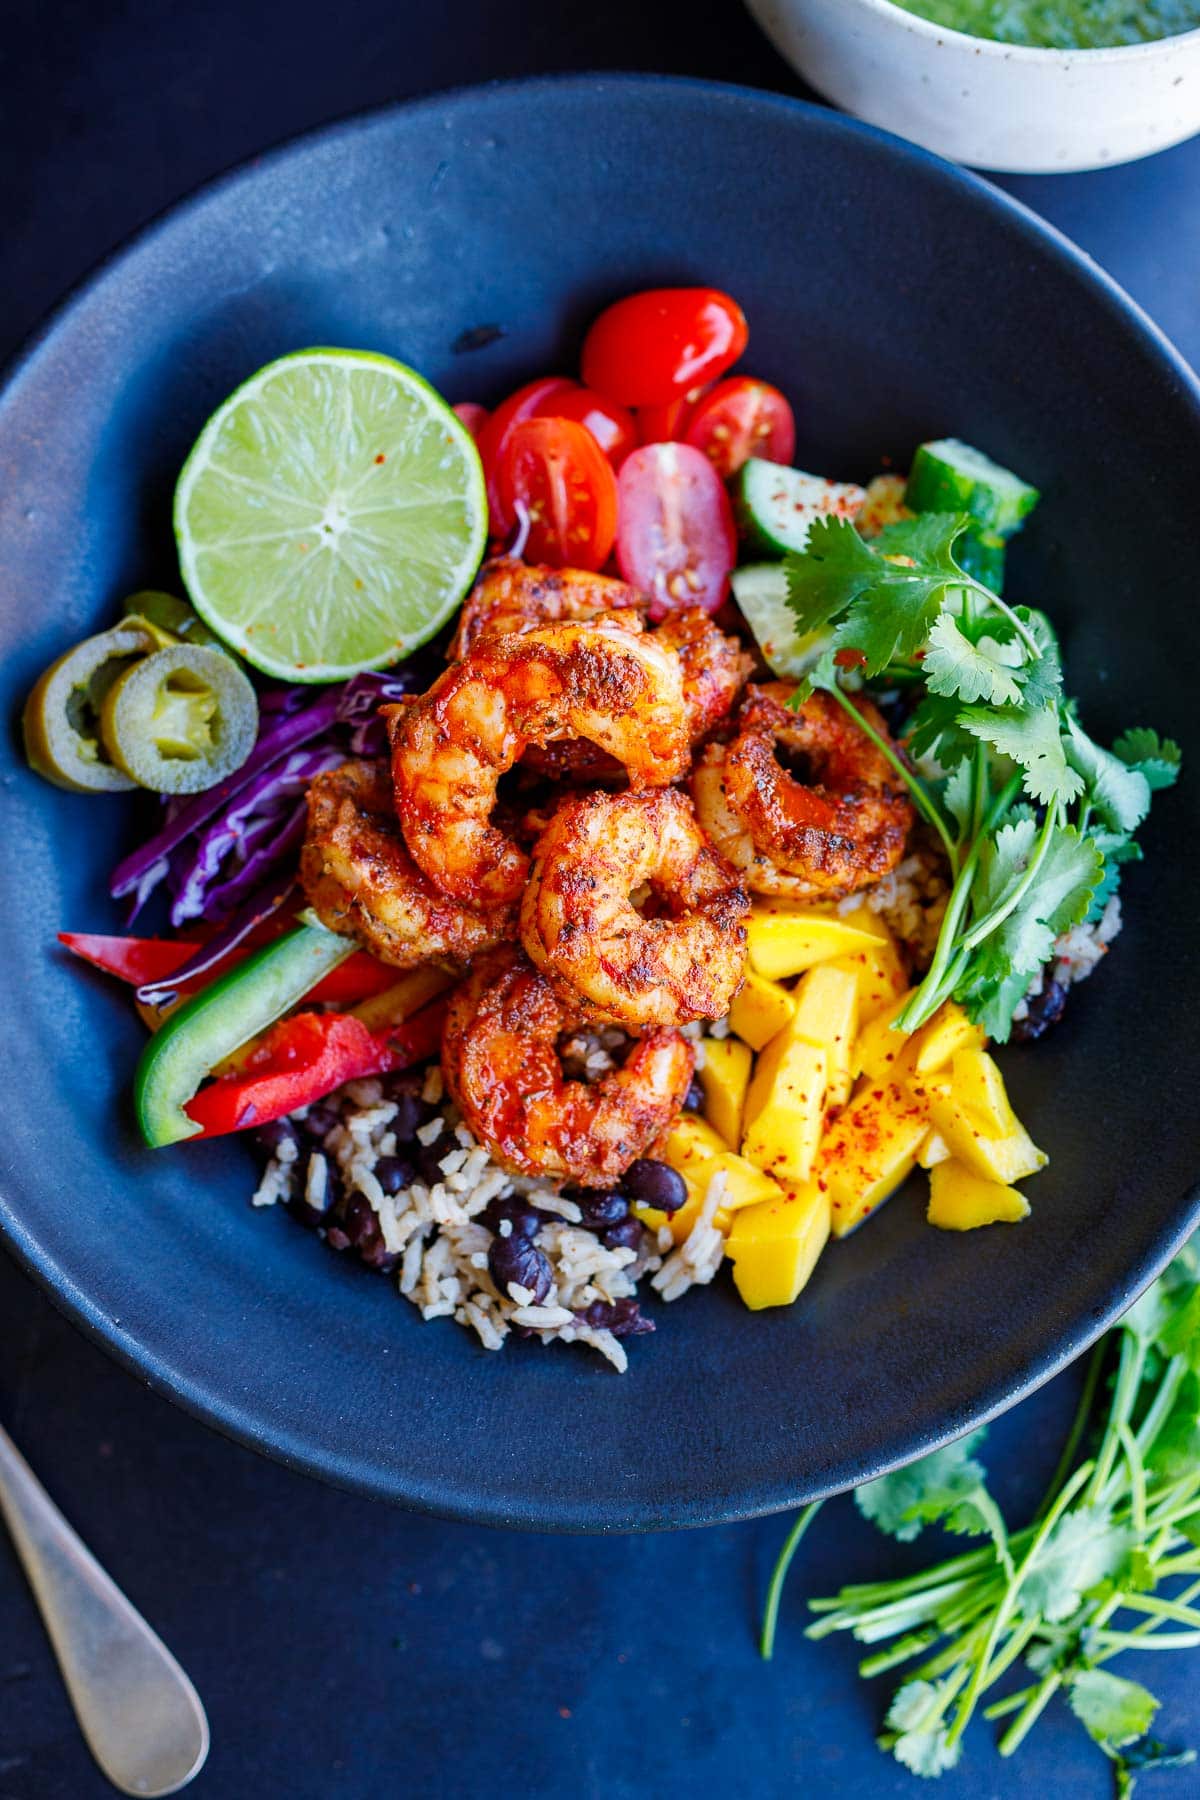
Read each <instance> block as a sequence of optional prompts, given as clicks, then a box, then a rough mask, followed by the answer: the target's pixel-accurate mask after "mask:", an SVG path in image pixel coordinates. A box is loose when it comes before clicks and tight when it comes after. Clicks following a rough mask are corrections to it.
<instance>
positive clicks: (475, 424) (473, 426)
mask: <svg viewBox="0 0 1200 1800" xmlns="http://www.w3.org/2000/svg"><path fill="white" fill-rule="evenodd" d="M450 411H451V412H452V413H453V414H454V416H455V418H456V419H458V421H459V422H460V424H463V425H465V426H466V428H467V430H468V431H469V432H470V434H471V436H472V437H473V438H478V436H479V433H480V431H481V430H482V429H483V427H484V425H486V424H487V421H488V418H489V414H488V409H487V407H486V406H479V405H478V404H477V403H476V402H475V401H474V400H460V401H459V403H458V405H457V406H452V407H451V408H450Z"/></svg>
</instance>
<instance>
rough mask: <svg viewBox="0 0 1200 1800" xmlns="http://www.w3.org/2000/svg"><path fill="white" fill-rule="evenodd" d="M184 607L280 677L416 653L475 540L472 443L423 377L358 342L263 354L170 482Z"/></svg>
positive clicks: (478, 482) (345, 672) (482, 499)
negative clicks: (353, 346)
mask: <svg viewBox="0 0 1200 1800" xmlns="http://www.w3.org/2000/svg"><path fill="white" fill-rule="evenodd" d="M175 536H176V540H177V543H178V547H179V562H180V568H181V571H182V574H183V579H184V582H185V584H186V586H187V590H188V593H189V595H190V597H191V600H192V604H193V605H194V607H195V609H196V611H197V612H198V613H199V614H200V616H201V618H202V619H203V620H204V621H205V623H206V624H207V625H209V626H210V627H211V629H212V630H213V631H215V632H216V633H217V634H218V635H219V636H220V637H221V638H222V639H223V641H224V642H225V643H226V644H228V645H229V646H230V647H231V648H232V649H234V650H237V651H238V652H239V653H240V654H241V655H243V656H244V657H245V658H246V660H247V661H248V662H251V663H253V664H254V665H255V667H256V668H259V669H261V670H263V671H264V672H265V673H266V674H268V675H275V676H278V677H280V678H281V679H283V680H286V681H339V680H344V679H345V678H346V677H347V676H350V675H353V674H355V673H356V672H357V671H359V670H361V669H378V668H384V667H386V666H387V665H388V664H390V663H394V662H397V661H398V660H399V659H400V658H401V657H403V656H405V655H407V654H408V652H409V651H411V650H413V649H415V648H416V646H417V645H418V644H421V643H424V642H425V640H426V639H427V638H429V637H431V636H432V635H433V633H434V632H435V631H436V630H437V629H438V627H439V626H440V625H442V624H443V623H444V622H445V620H446V619H447V618H449V616H450V614H451V613H452V612H453V611H454V609H455V607H456V606H457V605H458V604H459V602H460V601H461V600H462V598H463V595H464V594H465V593H466V591H467V589H468V587H469V586H470V583H471V580H472V578H473V576H474V574H475V570H476V568H477V567H478V564H479V560H480V557H481V556H482V554H483V550H484V546H485V543H486V539H487V497H486V491H485V488H484V481H483V471H482V468H481V466H480V462H479V455H478V452H477V451H476V449H475V445H474V442H473V440H472V438H471V436H470V434H469V432H467V431H466V429H465V428H464V427H463V426H462V425H461V424H460V423H459V421H458V420H457V419H456V418H455V416H454V414H453V413H452V412H451V410H450V408H449V407H448V406H447V405H446V404H445V402H444V401H443V400H442V399H441V398H440V397H439V396H438V395H437V394H436V393H435V392H434V390H433V388H432V387H430V385H429V383H428V382H427V381H425V380H423V379H422V377H421V376H420V375H417V374H416V373H415V372H414V371H413V370H412V369H409V368H406V367H405V365H404V364H403V363H398V362H394V361H393V360H392V359H391V358H390V357H387V356H379V355H374V354H372V353H370V352H367V351H358V350H324V349H321V350H300V351H297V352H296V353H295V354H294V355H291V356H284V357H281V358H280V359H279V360H278V361H277V362H273V363H268V364H267V366H266V367H265V368H263V369H260V370H259V371H258V373H257V374H256V375H252V376H251V377H250V379H249V380H248V381H247V382H245V383H244V384H243V385H242V386H241V387H240V388H238V389H237V391H236V393H234V394H232V395H231V396H230V398H229V399H228V400H226V402H225V403H224V405H223V406H221V407H219V408H218V410H217V411H216V412H215V413H214V414H213V416H212V418H211V419H210V420H209V421H208V424H207V425H206V426H205V427H204V430H203V431H202V432H201V434H200V436H199V438H198V439H197V441H196V444H195V446H194V448H193V449H192V452H191V455H190V456H189V457H188V460H187V462H186V463H185V465H184V469H183V473H182V474H181V476H180V478H179V484H178V487H177V488H176V491H175Z"/></svg>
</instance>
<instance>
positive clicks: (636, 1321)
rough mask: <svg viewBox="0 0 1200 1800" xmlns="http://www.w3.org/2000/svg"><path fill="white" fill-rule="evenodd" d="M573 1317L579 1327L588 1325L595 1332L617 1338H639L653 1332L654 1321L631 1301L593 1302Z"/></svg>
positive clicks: (634, 1301)
mask: <svg viewBox="0 0 1200 1800" xmlns="http://www.w3.org/2000/svg"><path fill="white" fill-rule="evenodd" d="M575 1317H576V1318H577V1319H578V1320H579V1322H580V1324H581V1325H590V1326H591V1327H592V1328H593V1330H595V1331H611V1332H612V1334H613V1336H614V1337H618V1338H624V1337H641V1336H642V1335H643V1334H644V1333H645V1332H647V1331H653V1330H654V1320H653V1319H648V1318H647V1317H646V1315H645V1313H644V1312H643V1311H642V1309H641V1307H640V1306H639V1305H638V1303H637V1301H636V1300H633V1299H627V1300H593V1301H592V1304H591V1305H590V1306H589V1307H587V1308H585V1310H584V1311H583V1312H581V1313H576V1314H575Z"/></svg>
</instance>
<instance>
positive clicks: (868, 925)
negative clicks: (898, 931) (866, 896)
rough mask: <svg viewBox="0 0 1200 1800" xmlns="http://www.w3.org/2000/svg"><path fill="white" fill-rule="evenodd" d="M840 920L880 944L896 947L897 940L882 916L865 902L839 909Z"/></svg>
mask: <svg viewBox="0 0 1200 1800" xmlns="http://www.w3.org/2000/svg"><path fill="white" fill-rule="evenodd" d="M838 918H839V919H841V920H842V922H843V924H845V925H853V927H854V929H855V930H856V931H865V932H866V934H867V936H868V937H873V938H875V939H876V940H877V941H878V942H879V943H881V944H891V945H892V946H893V948H894V947H895V939H894V938H893V936H892V934H891V932H890V931H889V930H888V928H887V925H886V924H885V923H884V920H883V917H882V915H881V914H879V913H877V912H876V911H875V908H874V907H873V906H868V905H867V903H866V901H865V900H860V901H859V902H858V904H857V906H847V907H846V908H845V909H844V910H843V909H842V908H841V907H839V908H838Z"/></svg>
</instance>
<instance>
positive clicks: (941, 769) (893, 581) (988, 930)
mask: <svg viewBox="0 0 1200 1800" xmlns="http://www.w3.org/2000/svg"><path fill="white" fill-rule="evenodd" d="M970 523H971V521H970V519H969V518H968V517H967V515H966V514H962V513H923V514H920V515H918V516H917V517H916V518H913V519H908V520H904V521H902V522H900V523H897V524H894V525H889V526H888V527H887V528H886V529H885V530H884V531H882V532H881V533H880V534H879V536H878V537H877V538H876V539H875V540H874V541H873V542H872V543H867V542H866V541H865V540H864V539H863V538H862V537H860V535H859V533H858V532H857V531H856V530H855V528H854V526H853V525H852V524H851V523H850V522H849V521H848V520H845V519H835V518H825V519H818V520H817V521H816V522H815V523H814V525H813V527H812V530H811V531H810V533H809V538H808V544H807V547H806V548H805V549H804V550H803V551H802V552H800V553H798V554H795V555H793V556H790V557H789V558H788V560H787V574H788V596H789V602H790V605H791V607H792V610H793V611H794V612H795V614H796V618H797V622H798V628H799V629H800V630H801V631H805V632H808V631H819V630H828V631H830V632H831V639H830V645H829V648H828V650H827V652H826V654H825V655H824V656H823V657H822V658H821V660H820V662H818V663H817V665H816V666H815V668H813V669H812V670H811V671H810V672H809V675H808V677H807V679H806V681H805V682H804V683H803V684H802V685H801V687H800V689H799V690H798V693H797V696H796V701H795V703H796V704H800V703H801V702H802V701H803V700H804V699H806V698H807V696H808V695H809V693H811V691H812V689H813V688H814V687H819V688H823V689H824V690H825V691H826V692H828V693H830V694H831V695H833V697H834V698H835V699H836V700H837V701H838V703H839V704H840V705H841V706H842V707H844V708H845V710H846V711H847V712H848V713H850V714H851V716H852V717H853V718H854V719H855V720H856V721H857V722H858V724H859V725H860V726H861V728H862V729H863V730H864V731H865V732H866V734H867V735H868V736H869V737H870V738H871V739H872V740H873V741H874V742H875V744H876V745H877V747H878V748H879V749H880V750H881V751H882V752H883V753H884V755H885V756H886V757H887V758H888V760H889V761H890V762H891V764H892V766H893V767H894V768H895V770H896V771H897V773H898V774H899V776H900V777H901V778H902V779H903V781H904V783H905V785H906V786H907V788H908V790H909V792H910V794H911V795H912V798H913V802H914V804H915V805H916V807H917V809H918V811H919V812H920V814H921V816H922V817H923V818H924V819H925V820H926V822H927V823H928V824H929V825H930V826H931V827H932V828H933V829H934V830H935V831H936V832H937V834H938V837H939V839H940V840H941V843H942V847H943V849H944V850H945V853H946V857H947V861H948V863H949V867H950V873H951V877H952V881H953V885H952V887H951V891H950V897H949V900H948V903H947V907H946V912H945V917H944V920H943V923H942V927H941V932H940V935H939V939H938V943H937V947H936V950H935V953H934V956H933V960H932V962H931V965H930V968H929V970H928V972H927V973H926V975H925V978H924V980H923V981H922V983H921V985H920V987H919V988H918V990H917V992H916V993H915V994H914V995H913V997H912V999H911V1000H910V1001H909V1003H908V1005H907V1006H906V1007H905V1009H904V1011H903V1012H902V1013H901V1015H900V1018H899V1019H898V1021H897V1025H898V1028H899V1029H900V1030H903V1031H915V1030H916V1029H917V1028H918V1026H920V1025H922V1024H924V1023H925V1021H926V1020H927V1019H929V1018H930V1017H931V1016H932V1014H933V1013H934V1012H935V1011H936V1010H937V1008H938V1007H939V1006H940V1005H941V1004H942V1002H943V1001H944V1000H946V999H948V998H950V997H951V996H953V997H954V998H956V999H957V1000H959V1001H960V1002H961V1003H962V1004H963V1005H964V1006H965V1007H966V1008H967V1010H968V1011H969V1012H970V1014H971V1016H972V1018H974V1019H976V1020H977V1021H978V1022H979V1023H981V1024H982V1025H983V1026H984V1027H985V1029H986V1030H987V1032H988V1034H989V1035H990V1036H991V1037H993V1038H995V1039H997V1040H998V1041H1000V1042H1003V1041H1004V1040H1005V1039H1006V1038H1007V1037H1008V1036H1009V1033H1010V1031H1011V1028H1012V1018H1013V1013H1014V1010H1015V1009H1016V1007H1017V1006H1018V1004H1019V1003H1020V1001H1021V1000H1022V998H1023V997H1024V995H1025V994H1026V993H1027V992H1028V990H1029V986H1030V983H1031V981H1032V980H1033V978H1034V977H1035V975H1036V974H1037V972H1038V970H1039V969H1041V968H1042V967H1043V966H1044V965H1045V964H1046V963H1047V962H1048V961H1049V960H1050V959H1051V957H1052V955H1053V951H1054V944H1055V941H1056V940H1057V939H1058V938H1059V937H1061V936H1062V934H1063V933H1064V932H1066V931H1069V930H1070V929H1071V927H1072V926H1074V925H1079V924H1082V923H1083V922H1084V921H1085V920H1093V921H1094V920H1096V919H1098V918H1099V917H1100V915H1101V913H1102V912H1103V911H1104V908H1105V906H1106V905H1107V904H1108V901H1109V900H1110V899H1111V898H1112V896H1113V894H1114V893H1115V892H1116V890H1117V885H1118V883H1119V880H1120V872H1121V868H1122V865H1123V864H1124V863H1126V862H1129V861H1132V860H1136V859H1137V858H1138V857H1139V856H1140V851H1139V849H1138V847H1137V843H1136V840H1135V837H1134V833H1135V832H1136V831H1137V829H1138V827H1139V826H1140V825H1141V824H1142V822H1143V821H1144V819H1145V817H1146V815H1147V813H1148V812H1149V810H1150V801H1151V796H1152V794H1153V793H1154V792H1156V791H1158V790H1160V789H1162V788H1165V787H1169V786H1170V785H1171V783H1172V782H1173V781H1174V780H1175V779H1176V777H1177V775H1178V773H1179V761H1180V753H1179V747H1178V745H1177V744H1175V743H1173V742H1172V741H1171V740H1170V739H1169V738H1167V739H1160V738H1159V736H1158V735H1157V733H1156V732H1154V731H1151V730H1149V729H1148V728H1146V727H1138V728H1136V729H1134V730H1131V731H1127V732H1125V733H1124V734H1123V736H1121V737H1119V738H1118V739H1117V741H1116V743H1115V744H1114V745H1113V747H1112V749H1111V750H1110V749H1106V748H1104V747H1103V746H1102V745H1100V744H1098V743H1096V742H1095V741H1094V740H1093V739H1092V738H1091V737H1090V736H1089V735H1088V733H1087V732H1086V730H1085V729H1084V727H1083V724H1082V723H1081V721H1080V718H1079V714H1078V709H1077V707H1076V705H1075V703H1074V702H1073V701H1072V700H1070V699H1069V698H1068V697H1067V695H1066V694H1065V692H1064V689H1063V675H1062V664H1061V660H1060V657H1059V651H1058V644H1057V640H1056V638H1055V635H1054V630H1053V627H1052V626H1051V624H1050V622H1049V620H1048V619H1047V618H1046V617H1045V615H1044V614H1043V613H1040V612H1037V611H1035V610H1033V609H1031V608H1029V607H1024V606H1010V605H1009V604H1008V602H1007V601H1006V600H1004V599H1003V598H1002V597H1001V596H1000V595H999V594H998V593H996V592H994V591H993V590H992V589H991V588H989V587H987V586H986V585H985V584H984V583H983V582H982V581H980V580H978V579H977V578H976V577H975V576H973V575H971V574H969V573H968V572H967V571H966V569H964V568H963V566H962V564H961V563H960V562H959V561H958V560H957V558H956V555H955V546H956V544H957V543H958V541H959V539H960V538H961V537H962V535H963V533H964V532H966V531H967V530H968V529H969V527H970ZM847 669H853V670H854V677H853V679H854V680H855V681H856V682H858V683H859V684H861V682H862V681H863V680H865V681H868V682H870V681H872V680H875V679H882V680H884V681H895V680H897V679H898V678H899V679H904V678H908V679H910V680H911V679H914V678H916V679H920V680H922V681H923V682H924V685H925V694H924V697H923V698H922V700H921V701H920V703H919V705H918V706H917V708H916V710H915V712H914V714H913V718H912V722H911V726H910V730H909V734H908V739H907V749H908V752H909V756H910V758H911V759H912V760H911V761H910V760H906V758H904V757H902V756H898V755H897V754H896V752H895V751H894V750H892V749H891V747H890V746H889V745H887V744H886V743H885V742H884V740H883V739H882V738H880V737H879V736H878V734H877V733H876V732H874V731H873V730H872V728H871V727H870V725H869V722H868V721H867V719H866V718H865V717H864V716H863V713H862V712H861V710H860V708H859V707H858V706H857V705H856V704H855V702H854V699H853V696H852V694H851V692H849V691H848V688H847V684H846V682H845V679H844V677H845V672H846V671H847Z"/></svg>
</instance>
